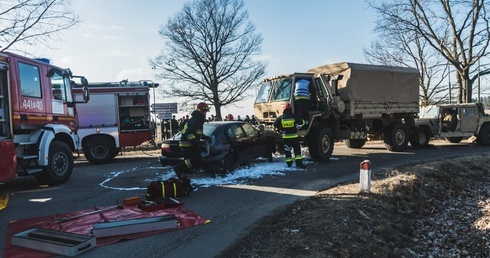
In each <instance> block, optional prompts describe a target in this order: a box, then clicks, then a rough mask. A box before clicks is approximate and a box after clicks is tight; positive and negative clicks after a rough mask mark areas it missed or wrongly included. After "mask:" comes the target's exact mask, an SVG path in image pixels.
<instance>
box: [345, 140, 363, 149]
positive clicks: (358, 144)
mask: <svg viewBox="0 0 490 258" xmlns="http://www.w3.org/2000/svg"><path fill="white" fill-rule="evenodd" d="M364 144H366V139H348V140H345V145H346V146H347V147H349V148H351V149H360V148H362V146H364Z"/></svg>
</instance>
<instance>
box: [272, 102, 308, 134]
mask: <svg viewBox="0 0 490 258" xmlns="http://www.w3.org/2000/svg"><path fill="white" fill-rule="evenodd" d="M303 124H304V122H303V120H302V119H301V118H299V117H298V116H296V115H295V114H294V113H293V111H292V110H291V109H290V108H286V109H284V113H283V114H282V115H280V116H279V117H278V118H277V119H276V120H275V121H274V124H273V125H274V127H275V128H277V129H279V131H280V132H281V133H282V138H283V139H292V138H298V129H297V127H298V126H301V125H303Z"/></svg>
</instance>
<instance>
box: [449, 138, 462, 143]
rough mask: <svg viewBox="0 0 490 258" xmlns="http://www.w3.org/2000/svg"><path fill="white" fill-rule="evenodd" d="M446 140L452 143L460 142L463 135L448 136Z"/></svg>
mask: <svg viewBox="0 0 490 258" xmlns="http://www.w3.org/2000/svg"><path fill="white" fill-rule="evenodd" d="M446 140H447V141H448V142H450V143H459V142H460V141H462V140H463V137H447V138H446Z"/></svg>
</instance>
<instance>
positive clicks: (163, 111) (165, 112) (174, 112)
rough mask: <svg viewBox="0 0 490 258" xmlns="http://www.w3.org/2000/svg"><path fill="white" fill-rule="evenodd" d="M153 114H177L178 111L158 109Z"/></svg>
mask: <svg viewBox="0 0 490 258" xmlns="http://www.w3.org/2000/svg"><path fill="white" fill-rule="evenodd" d="M151 112H152V113H157V114H176V113H177V110H176V109H157V110H152V111H151Z"/></svg>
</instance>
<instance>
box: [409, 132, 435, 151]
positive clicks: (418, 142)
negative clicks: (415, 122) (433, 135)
mask: <svg viewBox="0 0 490 258" xmlns="http://www.w3.org/2000/svg"><path fill="white" fill-rule="evenodd" d="M429 140H430V136H429V133H428V132H427V130H425V129H424V128H415V129H414V131H413V133H411V134H410V145H412V146H413V147H420V148H425V147H427V145H429Z"/></svg>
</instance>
